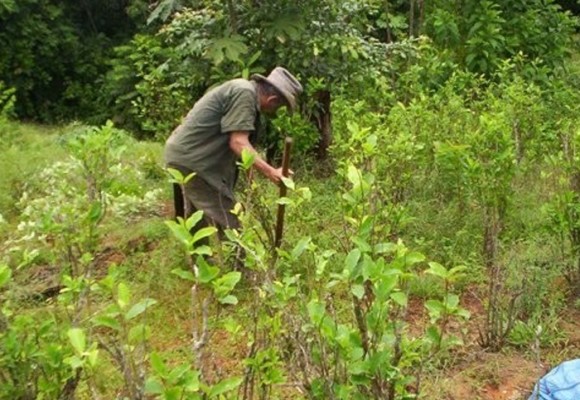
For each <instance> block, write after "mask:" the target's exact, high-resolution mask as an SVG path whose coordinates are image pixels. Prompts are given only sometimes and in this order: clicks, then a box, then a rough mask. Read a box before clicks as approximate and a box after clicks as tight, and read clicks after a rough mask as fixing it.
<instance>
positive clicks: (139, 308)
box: [125, 299, 157, 321]
mask: <svg viewBox="0 0 580 400" xmlns="http://www.w3.org/2000/svg"><path fill="white" fill-rule="evenodd" d="M154 304H157V300H154V299H144V300H142V301H140V302H139V303H137V304H135V305H134V306H133V307H131V309H130V310H129V311H128V312H127V314H125V319H126V320H127V321H129V320H131V319H133V318H135V317H136V316H138V315H139V314H141V313H143V312H144V311H145V310H146V309H148V308H149V307H151V306H152V305H154Z"/></svg>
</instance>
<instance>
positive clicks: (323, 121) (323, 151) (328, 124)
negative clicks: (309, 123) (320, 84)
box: [313, 90, 332, 160]
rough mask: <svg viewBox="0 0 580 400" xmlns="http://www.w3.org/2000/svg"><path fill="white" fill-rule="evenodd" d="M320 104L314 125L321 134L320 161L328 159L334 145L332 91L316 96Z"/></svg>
mask: <svg viewBox="0 0 580 400" xmlns="http://www.w3.org/2000/svg"><path fill="white" fill-rule="evenodd" d="M314 97H315V99H316V102H317V103H318V110H317V111H318V112H317V113H316V114H315V115H314V121H313V122H314V123H315V124H316V128H317V129H318V132H319V133H320V140H319V141H318V159H320V160H324V159H326V158H327V157H328V148H329V147H330V144H331V143H332V120H331V114H330V102H331V96H330V90H319V91H318V92H316V93H315V94H314Z"/></svg>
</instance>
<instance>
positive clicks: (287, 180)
mask: <svg viewBox="0 0 580 400" xmlns="http://www.w3.org/2000/svg"><path fill="white" fill-rule="evenodd" d="M282 183H284V186H286V187H287V188H288V189H290V190H294V189H296V185H295V184H294V181H293V180H292V178H286V177H282Z"/></svg>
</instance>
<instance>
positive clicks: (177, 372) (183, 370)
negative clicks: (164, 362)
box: [167, 364, 191, 385]
mask: <svg viewBox="0 0 580 400" xmlns="http://www.w3.org/2000/svg"><path fill="white" fill-rule="evenodd" d="M190 369H191V366H189V365H188V364H181V365H178V366H177V367H175V368H173V369H172V370H171V372H170V373H169V375H168V376H167V380H168V381H169V383H171V384H173V385H174V384H176V383H178V382H179V380H180V379H181V378H182V377H183V376H184V375H185V374H187V372H188V371H189V370H190Z"/></svg>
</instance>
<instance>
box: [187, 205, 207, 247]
mask: <svg viewBox="0 0 580 400" xmlns="http://www.w3.org/2000/svg"><path fill="white" fill-rule="evenodd" d="M202 218H203V211H202V210H198V211H196V212H194V213H193V214H191V215H190V216H189V217H188V218H187V219H186V220H185V228H186V229H187V232H191V229H192V228H193V227H194V226H195V225H197V223H198V222H199V221H201V220H202ZM190 239H191V233H189V235H188V238H187V241H188V242H189V240H190Z"/></svg>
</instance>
